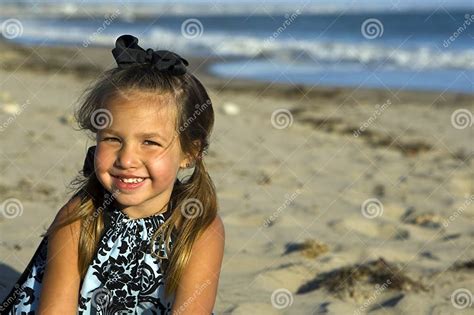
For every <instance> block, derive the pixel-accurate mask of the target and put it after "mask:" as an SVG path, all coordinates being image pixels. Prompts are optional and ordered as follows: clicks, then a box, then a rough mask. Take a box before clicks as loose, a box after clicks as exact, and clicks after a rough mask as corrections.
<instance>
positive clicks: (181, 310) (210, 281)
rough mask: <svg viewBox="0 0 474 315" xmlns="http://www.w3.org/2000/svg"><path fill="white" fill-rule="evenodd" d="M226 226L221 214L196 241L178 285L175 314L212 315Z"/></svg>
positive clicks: (173, 312) (173, 310) (173, 311)
mask: <svg viewBox="0 0 474 315" xmlns="http://www.w3.org/2000/svg"><path fill="white" fill-rule="evenodd" d="M224 240H225V231H224V224H223V223H222V219H221V218H220V216H219V215H217V216H216V218H215V219H214V221H213V222H212V223H211V225H210V226H209V227H208V228H207V229H206V230H205V231H204V233H203V234H202V235H201V236H200V237H199V238H198V239H197V240H196V242H195V243H194V245H193V249H192V253H191V257H190V259H189V263H188V265H187V266H186V268H185V270H184V272H183V276H182V278H181V281H180V283H179V286H178V289H177V292H176V297H175V301H174V304H173V309H172V312H171V313H172V314H173V315H178V314H193V315H199V314H205V315H210V314H211V312H212V311H213V308H214V303H215V300H216V294H217V287H218V282H219V275H220V270H221V265H222V258H223V256H224V245H225V241H224Z"/></svg>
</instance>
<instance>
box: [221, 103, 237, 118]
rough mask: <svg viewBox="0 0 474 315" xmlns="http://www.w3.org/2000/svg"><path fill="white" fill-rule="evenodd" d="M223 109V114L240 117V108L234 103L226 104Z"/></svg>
mask: <svg viewBox="0 0 474 315" xmlns="http://www.w3.org/2000/svg"><path fill="white" fill-rule="evenodd" d="M221 108H222V112H223V113H224V114H226V115H229V116H234V115H238V114H239V113H240V108H239V106H238V105H237V104H234V103H224V105H222V107H221Z"/></svg>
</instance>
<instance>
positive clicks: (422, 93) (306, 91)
mask: <svg viewBox="0 0 474 315" xmlns="http://www.w3.org/2000/svg"><path fill="white" fill-rule="evenodd" d="M0 49H1V50H2V52H1V53H0V56H2V59H3V60H2V61H1V65H2V68H3V69H5V70H7V71H11V70H14V69H15V70H16V71H17V70H18V68H20V70H26V71H31V70H33V71H39V72H45V73H51V72H53V73H54V72H57V71H60V72H61V73H71V74H74V75H76V76H78V77H79V78H81V79H84V80H87V79H90V78H92V77H93V76H94V75H97V74H99V73H101V72H102V71H103V70H105V69H108V68H111V67H114V66H115V65H116V64H115V60H114V59H113V56H112V53H111V49H108V48H104V47H87V48H81V49H80V50H78V49H75V48H73V47H54V46H51V47H38V46H22V45H18V44H12V43H8V42H6V41H5V40H3V39H0ZM13 54H15V56H13ZM5 57H6V58H5ZM24 59H27V61H26V62H22V60H24ZM71 59H73V61H72V62H71ZM186 59H187V60H188V61H189V63H190V65H189V70H190V71H191V72H192V73H193V74H195V75H196V76H197V77H198V78H200V79H201V80H202V81H203V82H204V83H205V85H206V86H210V87H212V88H215V89H217V90H222V89H224V88H225V89H227V90H232V91H235V92H238V91H241V90H245V91H247V92H249V91H251V92H253V93H256V94H257V93H261V92H262V91H263V92H262V95H265V96H275V97H295V98H301V97H303V96H306V97H308V98H312V97H315V98H320V97H321V98H332V97H335V96H337V97H340V98H347V97H349V96H354V97H364V96H367V97H371V96H374V97H376V98H377V99H379V100H386V99H387V98H393V97H394V96H395V94H393V93H391V92H389V91H387V90H383V89H377V88H357V89H355V88H352V87H337V86H334V87H331V86H318V87H312V85H311V84H295V85H293V84H290V83H283V82H275V83H272V82H265V81H261V80H252V79H238V78H234V79H232V78H221V77H219V76H216V75H214V74H212V73H211V72H210V70H209V68H210V66H211V65H212V64H213V63H214V62H216V61H221V59H220V58H219V57H211V58H197V57H191V58H186ZM232 59H241V58H240V57H235V58H228V60H232ZM92 62H94V63H95V64H91V63H92ZM99 65H101V66H99ZM102 65H107V67H104V66H102ZM27 67H29V68H28V69H26V68H27ZM230 81H232V82H231V83H229V82H230ZM440 95H442V96H443V98H444V99H446V100H447V101H453V102H456V103H458V102H461V104H463V103H465V102H470V100H472V99H474V94H470V93H463V92H449V91H448V92H443V91H436V90H432V91H426V90H404V91H400V92H398V93H397V94H396V98H397V99H399V100H400V101H404V102H406V101H412V100H413V99H416V100H419V99H420V97H421V98H422V99H423V100H426V101H429V100H432V101H436V99H437V98H439V96H440ZM458 104H459V103H458Z"/></svg>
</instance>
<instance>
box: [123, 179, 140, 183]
mask: <svg viewBox="0 0 474 315" xmlns="http://www.w3.org/2000/svg"><path fill="white" fill-rule="evenodd" d="M120 180H121V181H122V182H124V183H141V182H143V178H120Z"/></svg>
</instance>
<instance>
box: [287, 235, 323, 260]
mask: <svg viewBox="0 0 474 315" xmlns="http://www.w3.org/2000/svg"><path fill="white" fill-rule="evenodd" d="M328 251H329V246H328V245H326V244H324V243H321V242H318V241H316V240H313V239H306V240H305V241H304V242H303V243H289V244H287V245H286V250H285V253H284V254H283V255H287V254H290V253H292V252H299V253H300V254H301V255H303V256H304V257H306V258H317V257H319V256H321V255H323V254H325V253H327V252H328Z"/></svg>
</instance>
